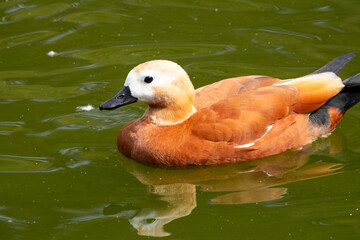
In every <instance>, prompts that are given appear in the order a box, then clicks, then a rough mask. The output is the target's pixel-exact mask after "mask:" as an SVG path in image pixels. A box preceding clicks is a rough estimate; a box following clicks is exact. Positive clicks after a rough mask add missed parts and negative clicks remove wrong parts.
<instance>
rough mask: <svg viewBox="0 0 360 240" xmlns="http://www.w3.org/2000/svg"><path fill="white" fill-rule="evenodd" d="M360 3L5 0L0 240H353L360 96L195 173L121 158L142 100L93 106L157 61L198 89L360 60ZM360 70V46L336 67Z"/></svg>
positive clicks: (357, 223) (359, 233)
mask: <svg viewBox="0 0 360 240" xmlns="http://www.w3.org/2000/svg"><path fill="white" fill-rule="evenodd" d="M359 12H360V2H359V1H357V0H343V1H339V0H338V1H335V0H326V1H325V0H319V1H309V0H303V1H287V0H286V1H285V0H278V1H272V2H271V3H269V2H266V1H250V0H239V1H236V0H216V1H215V0H214V1H181V0H176V1H168V0H153V1H151V0H124V1H110V0H102V1H100V0H93V1H91V0H79V1H75V0H74V1H55V0H46V1H45V0H37V1H24V0H2V1H0V110H1V115H0V141H1V144H0V239H7V240H11V239H67V240H68V239H143V238H146V237H144V236H148V237H150V236H153V237H166V236H169V237H167V238H166V239H264V238H266V239H277V240H278V239H317V240H319V239H359V238H360V210H359V209H360V157H359V156H360V155H359V154H360V121H359V119H360V105H358V106H355V107H354V108H352V109H351V110H350V111H349V112H348V113H347V114H346V115H345V117H344V119H343V120H342V122H341V123H340V126H339V127H338V129H337V130H336V131H335V132H334V133H333V134H332V135H331V136H330V137H329V138H326V139H320V140H318V141H316V142H315V143H313V144H312V145H309V146H306V147H304V148H303V149H302V150H299V151H289V152H286V153H283V154H280V155H277V156H273V157H269V158H266V159H259V160H255V161H251V162H247V163H239V164H231V165H225V166H220V167H204V168H190V169H162V168H154V167H149V166H144V165H141V164H138V163H136V162H134V161H133V160H131V159H127V158H125V157H124V156H122V155H121V154H120V153H118V152H117V149H116V136H117V133H118V131H119V130H120V129H121V127H122V126H123V125H124V124H126V123H127V122H129V121H131V120H133V119H135V118H138V117H140V116H141V115H142V114H143V112H144V110H145V109H146V106H145V105H142V104H133V105H130V106H127V107H124V108H121V109H118V110H115V111H111V112H100V111H99V110H98V108H97V107H98V106H99V104H100V103H102V102H103V101H105V100H107V99H109V98H110V97H112V96H113V95H114V94H115V93H116V92H117V91H118V90H119V89H120V88H121V87H122V85H123V82H124V80H125V77H126V75H127V73H128V71H129V70H130V69H131V68H132V67H134V66H135V65H137V64H139V63H141V62H144V61H147V60H150V59H169V60H173V61H176V62H178V63H179V64H181V65H182V66H183V67H184V68H185V69H186V71H187V72H188V73H189V75H190V76H191V79H192V81H193V83H194V85H195V87H196V88H197V87H200V86H203V85H206V84H209V83H212V82H216V81H218V80H220V79H223V78H228V77H234V76H241V75H252V74H257V75H270V76H274V77H279V78H293V77H298V76H302V75H305V74H308V73H310V72H312V71H314V70H316V69H317V68H319V67H321V66H322V65H324V64H325V63H327V62H328V61H330V60H331V59H333V58H335V57H337V56H339V55H341V54H344V53H348V52H354V53H356V54H358V55H360V40H359V39H360V14H359ZM358 72H360V56H358V57H357V58H355V59H354V60H353V62H351V63H350V64H349V65H348V66H347V68H345V69H344V71H343V72H342V73H341V76H342V77H343V78H346V77H349V76H351V75H354V74H356V73H358ZM88 104H90V105H91V106H94V107H95V109H92V110H90V109H88V110H90V111H86V109H84V108H83V107H84V106H87V105H88Z"/></svg>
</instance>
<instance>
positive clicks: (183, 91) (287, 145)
mask: <svg viewBox="0 0 360 240" xmlns="http://www.w3.org/2000/svg"><path fill="white" fill-rule="evenodd" d="M149 77H151V79H150V78H149ZM145 78H146V79H147V80H146V81H145ZM144 82H145V83H144ZM343 87H344V85H343V83H342V81H341V79H340V78H338V77H337V76H336V74H334V73H331V72H325V73H318V74H312V75H308V76H305V77H302V78H297V79H293V80H280V79H277V78H272V77H266V76H247V77H238V78H231V79H225V80H222V81H219V82H216V83H214V84H211V85H208V86H205V87H202V88H199V89H197V90H195V91H194V89H193V87H192V85H191V82H190V80H189V77H188V76H187V74H186V73H185V71H184V70H183V69H182V68H181V67H180V66H178V65H177V64H175V63H172V62H169V61H160V60H157V61H150V62H147V63H145V64H141V65H139V66H137V67H136V68H135V69H134V70H133V71H131V72H130V73H129V75H128V77H127V80H126V82H125V87H124V88H127V90H126V91H127V92H128V94H130V95H131V96H130V98H131V99H130V100H131V101H134V99H136V100H137V101H141V102H145V103H147V104H148V105H149V108H148V109H147V111H146V112H145V114H144V116H143V117H141V118H139V119H136V120H134V121H132V122H130V123H129V124H127V125H125V126H124V127H123V128H122V130H121V131H120V133H119V135H118V141H117V145H118V149H119V151H120V152H122V153H123V154H124V155H125V156H127V157H129V158H132V159H135V160H137V161H140V162H143V163H149V164H155V165H167V166H183V165H210V164H223V163H229V162H236V161H246V160H251V159H256V158H261V157H265V156H269V155H273V154H278V153H281V152H283V151H286V150H288V149H292V148H299V147H302V146H303V145H305V144H308V143H310V142H312V141H314V140H315V139H316V138H318V137H320V136H324V135H327V134H329V133H330V132H331V131H333V130H334V128H335V127H336V125H337V124H338V122H339V121H340V119H341V117H342V115H343V112H342V110H339V109H338V108H334V107H332V108H329V109H328V110H327V112H328V115H329V117H327V115H326V114H325V115H324V114H323V115H320V114H318V115H319V116H318V115H316V114H313V116H311V117H309V115H308V114H307V113H310V112H313V111H315V110H317V109H319V108H320V107H321V106H323V105H324V104H325V103H326V102H327V101H328V100H329V99H335V97H334V96H337V94H338V93H339V92H340V91H341V90H342V89H343ZM122 91H124V90H122ZM118 98H119V94H118V95H117V99H118ZM121 98H123V99H125V100H121V101H125V102H126V101H128V100H126V96H125V97H124V96H121ZM130 100H129V101H130ZM109 101H110V100H109ZM111 101H115V100H111ZM109 104H110V103H108V102H107V103H104V104H103V105H102V106H101V108H104V109H106V106H107V105H109ZM111 104H113V102H112V103H111ZM125 104H128V103H127V102H126V103H125ZM122 105H124V104H122ZM325 105H326V104H325ZM325 105H324V106H325ZM113 108H114V107H113V106H112V105H111V106H110V107H108V109H113ZM320 109H321V108H320ZM324 116H325V117H324ZM321 118H324V119H325V120H327V118H329V122H326V121H325V120H324V121H323V122H324V123H323V124H320V123H319V122H320V121H318V120H317V119H320V120H322V119H321ZM311 119H315V120H311Z"/></svg>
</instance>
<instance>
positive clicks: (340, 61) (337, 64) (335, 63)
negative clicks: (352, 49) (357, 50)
mask: <svg viewBox="0 0 360 240" xmlns="http://www.w3.org/2000/svg"><path fill="white" fill-rule="evenodd" d="M354 57H355V54H354V53H347V54H344V55H341V56H340V57H337V58H335V59H334V60H332V61H331V62H329V63H328V64H326V65H325V66H323V67H322V68H320V69H318V70H316V71H315V72H313V73H312V74H316V73H323V72H333V73H335V74H336V75H338V74H339V73H340V71H341V70H342V69H343V68H344V67H345V65H346V64H348V63H349V62H350V61H351V60H352V59H353V58H354Z"/></svg>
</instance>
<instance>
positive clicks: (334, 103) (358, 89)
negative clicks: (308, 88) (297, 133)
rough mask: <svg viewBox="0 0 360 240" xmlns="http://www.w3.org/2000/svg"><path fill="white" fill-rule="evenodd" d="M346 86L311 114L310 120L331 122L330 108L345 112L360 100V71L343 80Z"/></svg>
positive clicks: (320, 122)
mask: <svg viewBox="0 0 360 240" xmlns="http://www.w3.org/2000/svg"><path fill="white" fill-rule="evenodd" d="M343 83H344V85H345V87H344V88H343V89H342V90H341V91H340V92H339V93H338V94H337V95H335V96H334V97H333V98H331V99H329V100H328V101H327V102H326V103H325V104H324V105H323V106H321V107H320V108H319V109H317V110H316V111H314V112H312V113H311V114H310V116H309V117H310V121H312V122H314V123H317V124H326V123H329V122H330V115H329V113H328V110H329V109H330V108H337V109H338V110H339V111H340V112H341V113H345V112H346V111H347V110H348V109H349V108H351V107H352V106H354V105H355V104H357V103H358V102H360V73H358V74H356V75H354V76H352V77H350V78H348V79H346V80H344V81H343Z"/></svg>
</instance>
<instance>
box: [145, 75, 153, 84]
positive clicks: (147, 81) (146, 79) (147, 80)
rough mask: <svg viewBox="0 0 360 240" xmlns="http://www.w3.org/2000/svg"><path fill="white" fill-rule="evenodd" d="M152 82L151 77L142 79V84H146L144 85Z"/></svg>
mask: <svg viewBox="0 0 360 240" xmlns="http://www.w3.org/2000/svg"><path fill="white" fill-rule="evenodd" d="M152 81H153V77H151V76H146V77H145V78H144V82H146V83H151V82H152Z"/></svg>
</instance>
